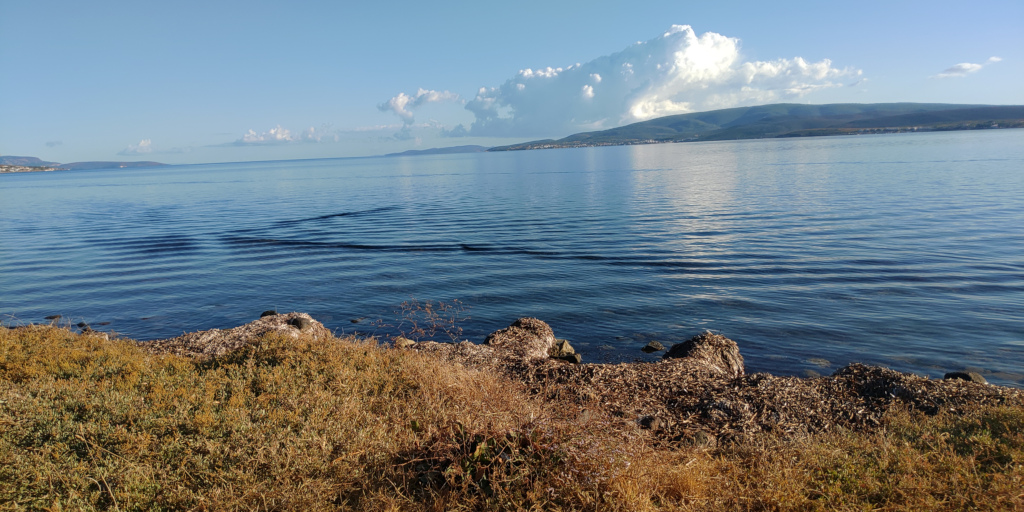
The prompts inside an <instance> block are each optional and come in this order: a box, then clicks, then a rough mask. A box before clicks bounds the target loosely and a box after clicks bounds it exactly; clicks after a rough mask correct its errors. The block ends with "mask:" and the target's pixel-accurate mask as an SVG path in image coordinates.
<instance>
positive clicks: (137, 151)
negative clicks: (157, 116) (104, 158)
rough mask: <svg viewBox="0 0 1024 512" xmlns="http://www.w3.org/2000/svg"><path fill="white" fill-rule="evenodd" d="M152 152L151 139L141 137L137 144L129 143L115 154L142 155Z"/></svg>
mask: <svg viewBox="0 0 1024 512" xmlns="http://www.w3.org/2000/svg"><path fill="white" fill-rule="evenodd" d="M152 152H153V140H152V139H142V140H140V141H139V143H138V144H129V145H128V147H126V148H124V149H122V150H121V151H119V152H118V153H117V154H119V155H144V154H148V153H152Z"/></svg>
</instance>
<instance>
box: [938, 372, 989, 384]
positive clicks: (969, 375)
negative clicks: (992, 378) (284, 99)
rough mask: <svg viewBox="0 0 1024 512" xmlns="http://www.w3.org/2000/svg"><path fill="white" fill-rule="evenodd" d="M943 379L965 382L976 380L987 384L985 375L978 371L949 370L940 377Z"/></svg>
mask: <svg viewBox="0 0 1024 512" xmlns="http://www.w3.org/2000/svg"><path fill="white" fill-rule="evenodd" d="M942 378H943V379H944V380H954V379H959V380H966V381H967V382H977V383H978V384H988V381H987V380H985V377H982V376H981V374H980V373H978V372H949V373H947V374H946V375H945V376H943V377H942Z"/></svg>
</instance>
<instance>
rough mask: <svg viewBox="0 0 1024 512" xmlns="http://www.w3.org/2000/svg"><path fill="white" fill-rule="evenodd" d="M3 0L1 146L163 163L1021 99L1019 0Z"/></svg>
mask: <svg viewBox="0 0 1024 512" xmlns="http://www.w3.org/2000/svg"><path fill="white" fill-rule="evenodd" d="M352 4H354V5H349V4H348V3H346V2H326V1H324V2H317V1H308V2H261V1H247V2H231V1H224V2H209V1H203V2H191V1H182V2H116V1H99V2H78V1H75V2H71V1H47V0H35V1H11V0H0V70H2V71H0V72H2V74H3V79H2V80H0V154H2V155H24V156H38V157H40V158H43V159H44V160H51V161H57V162H71V161H81V160H157V161H162V162H167V163H198V162H221V161H246V160H272V159H285V158H323V157H341V156H363V155H372V154H382V153H389V152H397V151H403V150H406V149H414V148H429V147H438V146H452V145H462V144H482V145H494V144H502V143H509V142H518V141H523V140H531V139H537V138H545V137H560V136H565V135H569V134H571V133H574V132H577V131H582V130H585V129H596V128H607V127H612V126H617V125H621V124H625V123H628V122H634V121H637V120H643V119H647V118H650V117H655V116H660V115H666V114H671V113H681V112H688V111H699V110H709V109H713V108H720V107H730V106H738V105H752V104H762V103H774V102H780V101H787V102H803V103H833V102H859V103H869V102H895V101H915V102H948V103H974V104H982V103H984V104H1024V86H1022V84H1024V29H1022V27H1024V2H1020V1H1019V0H1014V1H974V2H942V1H930V2H917V1H906V2H896V1H892V0H890V1H887V2H880V1H871V0H862V1H857V2H842V3H840V2H820V1H818V2H786V3H778V2H763V1H759V2H739V1H735V2H727V1H722V2H700V3H697V2H686V1H680V0H675V1H666V2H633V3H629V4H628V5H627V3H625V2H598V1H588V2H575V1H563V2H551V1H544V2H534V1H520V2H516V3H511V2H502V3H491V2H449V3H445V4H444V5H440V6H438V5H433V4H432V3H429V2H359V3H352Z"/></svg>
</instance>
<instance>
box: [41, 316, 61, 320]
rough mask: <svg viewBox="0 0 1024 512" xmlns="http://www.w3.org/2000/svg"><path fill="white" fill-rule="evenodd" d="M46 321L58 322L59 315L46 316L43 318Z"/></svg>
mask: <svg viewBox="0 0 1024 512" xmlns="http://www.w3.org/2000/svg"><path fill="white" fill-rule="evenodd" d="M43 318H44V319H46V320H60V315H48V316H44V317H43Z"/></svg>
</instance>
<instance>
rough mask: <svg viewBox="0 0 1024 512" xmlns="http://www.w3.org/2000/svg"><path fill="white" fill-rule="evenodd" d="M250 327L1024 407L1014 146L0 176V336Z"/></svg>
mask: <svg viewBox="0 0 1024 512" xmlns="http://www.w3.org/2000/svg"><path fill="white" fill-rule="evenodd" d="M403 304H404V306H403ZM265 310H276V311H280V312H288V311H303V312H307V313H309V314H310V315H312V316H313V317H314V318H316V319H317V320H319V321H321V322H323V323H324V324H325V325H326V326H327V327H329V328H331V329H332V330H334V331H335V332H336V333H337V334H338V335H348V334H359V335H364V336H375V337H377V338H378V339H380V340H382V341H383V340H386V339H388V337H389V336H394V335H396V334H399V333H406V334H410V333H412V334H415V335H416V336H418V337H420V338H421V339H427V338H431V337H432V338H433V339H435V340H437V341H448V340H450V339H451V338H454V339H458V340H462V339H468V340H470V341H473V342H482V341H483V339H484V337H485V336H486V335H487V333H489V332H492V331H494V330H497V329H501V328H503V327H506V326H508V325H509V324H510V323H511V322H512V321H514V320H515V319H516V318H519V317H526V316H531V317H536V318H540V319H541V320H544V321H546V322H547V323H548V324H550V325H551V326H552V328H553V329H554V331H555V335H556V336H557V337H559V338H564V339H568V340H569V341H570V343H571V344H572V345H573V346H574V347H575V348H576V349H577V351H578V352H580V353H581V354H582V356H583V360H584V362H612V363H614V362H626V361H654V360H657V358H658V357H660V353H654V354H646V353H644V352H642V351H641V348H642V347H644V346H645V345H647V344H648V343H649V342H651V341H658V342H660V343H662V344H664V345H665V346H670V345H672V344H673V343H679V342H682V341H684V340H686V339H688V338H690V337H692V336H694V335H696V334H699V333H702V332H704V331H712V332H716V333H720V334H723V335H725V336H727V337H728V338H730V339H733V340H735V341H736V342H737V343H738V344H739V347H740V351H741V353H742V354H743V357H744V359H745V361H746V366H747V371H748V372H769V373H773V374H777V375H801V376H815V375H828V374H831V373H832V372H834V371H835V370H837V369H839V368H841V367H843V366H844V365H847V364H850V363H854V362H859V363H866V364H872V365H883V366H887V367H890V368H893V369H896V370H900V371H906V372H913V373H916V374H920V375H926V376H929V377H932V378H941V377H942V376H943V374H944V373H945V372H947V371H954V370H972V371H978V372H981V373H982V374H983V375H984V376H985V377H986V378H987V379H988V380H989V381H990V382H992V383H995V384H1001V385H1008V386H1015V387H1024V130H1020V129H1006V130H982V131H962V132H933V133H907V134H890V135H861V136H839V137H816V138H792V139H764V140H745V141H725V142H692V143H678V144H651V145H637V146H620V147H599V148H575V149H550V150H535V151H515V152H491V153H476V154H455V155H429V156H409V157H373V158H345V159H322V160H293V161H272V162H242V163H220V164H204V165H184V166H168V167H161V168H147V169H110V170H94V171H65V172H42V173H26V174H8V175H0V321H2V322H3V323H4V324H5V325H19V324H27V323H41V322H48V321H55V322H57V323H59V324H62V325H71V326H74V325H76V324H77V323H79V322H84V323H87V324H89V325H90V326H91V327H92V328H93V329H96V330H101V331H112V332H115V333H117V334H118V335H121V336H124V337H129V338H133V339H138V340H151V339H158V338H166V337H172V336H176V335H180V334H182V333H183V332H186V331H195V330H200V329H211V328H230V327H234V326H238V325H241V324H244V323H246V322H249V321H252V320H254V319H256V318H258V317H259V315H260V313H261V312H263V311H265ZM53 315H61V318H60V319H58V320H46V317H47V316H53ZM431 315H433V318H432V319H431V318H428V317H430V316H431ZM431 325H433V326H438V327H442V328H443V327H447V329H439V330H437V331H435V332H433V333H430V332H429V331H430V329H425V330H424V331H425V332H419V331H418V330H417V329H416V328H417V327H430V326H431Z"/></svg>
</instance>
